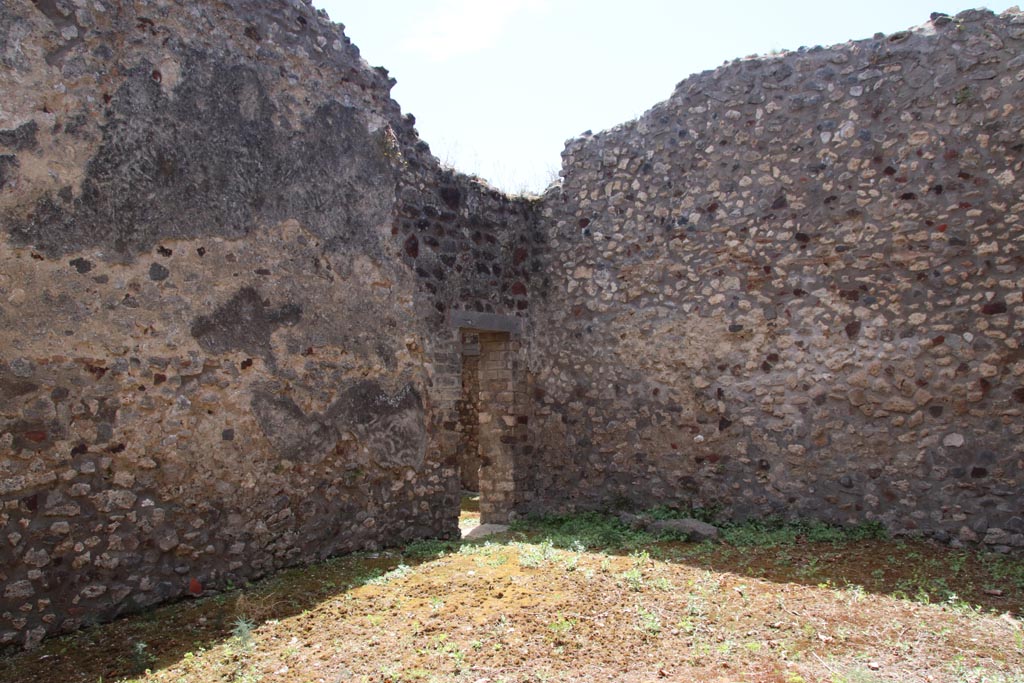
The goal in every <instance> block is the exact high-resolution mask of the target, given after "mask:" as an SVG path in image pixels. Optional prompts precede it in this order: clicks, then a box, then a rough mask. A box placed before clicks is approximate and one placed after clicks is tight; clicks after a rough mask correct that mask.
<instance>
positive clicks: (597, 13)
mask: <svg viewBox="0 0 1024 683" xmlns="http://www.w3.org/2000/svg"><path fill="white" fill-rule="evenodd" d="M313 2H314V5H316V6H317V7H322V8H323V9H326V10H327V12H328V13H329V14H330V16H331V19H333V20H334V21H337V22H341V23H342V24H344V25H345V27H346V31H345V32H346V34H347V35H348V36H349V38H351V39H352V41H353V42H354V43H355V44H356V45H358V46H359V48H360V50H361V52H362V55H363V57H364V58H365V59H366V60H367V61H368V62H369V63H370V64H371V65H372V66H384V67H386V68H387V69H388V71H389V72H390V73H391V75H392V76H393V77H394V78H396V79H397V80H398V85H396V86H395V88H394V90H393V91H392V96H393V97H394V98H395V99H396V100H397V101H398V102H399V104H401V106H402V111H403V112H406V113H412V114H413V115H414V116H415V117H416V127H417V129H418V130H419V132H420V137H421V138H422V139H424V140H426V142H427V143H428V144H429V145H430V148H431V150H432V151H433V153H434V154H435V155H436V156H437V157H438V158H439V159H440V160H441V161H442V162H444V163H447V164H449V165H452V166H454V167H455V168H457V169H459V170H460V171H463V172H466V173H474V174H477V175H479V176H481V177H483V178H485V179H487V180H488V181H490V182H491V183H492V184H494V185H496V186H497V187H500V188H502V189H504V190H506V191H510V192H518V191H523V190H532V191H540V190H542V189H543V188H544V187H545V186H546V185H547V184H548V183H549V182H550V181H551V180H553V179H554V178H555V177H556V176H557V173H558V169H559V168H560V165H561V159H560V156H559V155H560V154H561V151H562V148H563V147H564V143H565V141H566V140H567V139H569V138H572V137H575V136H577V135H579V134H580V133H582V132H583V131H585V130H588V129H589V130H593V131H594V132H597V131H598V130H603V129H606V128H610V127H612V126H614V125H615V124H617V123H622V122H624V121H628V120H630V119H632V118H635V117H636V116H638V115H640V114H642V113H643V112H644V111H646V110H647V109H649V108H650V107H651V106H653V105H654V104H655V103H657V102H660V101H662V100H664V99H666V98H668V96H669V95H670V94H671V93H672V91H673V89H674V88H675V84H676V83H678V82H679V81H681V80H683V79H684V78H686V77H687V76H689V75H690V74H693V73H697V72H700V71H704V70H706V69H713V68H715V67H717V66H720V65H721V64H722V63H723V62H726V61H729V60H732V59H734V58H736V57H744V56H746V55H751V54H765V53H768V52H771V51H773V50H793V49H796V48H798V47H800V46H802V45H806V46H814V45H832V44H836V43H843V42H846V41H847V40H855V39H861V38H870V37H871V36H872V35H873V34H874V33H875V32H877V31H881V32H884V33H893V32H895V31H899V30H902V29H905V28H909V27H911V26H917V25H919V24H922V23H924V22H926V21H927V20H928V18H929V15H930V14H931V12H933V11H943V12H946V13H948V14H956V13H957V12H959V11H961V10H964V9H967V8H969V7H972V6H974V5H973V4H972V3H971V2H970V0H952V1H951V0H857V1H854V2H850V1H849V0H845V1H844V2H836V1H834V0H786V1H785V2H779V1H777V2H771V1H770V0H733V1H732V2H726V1H725V0H700V1H696V2H695V1H693V0H674V1H673V0H626V1H622V0H620V1H618V2H609V1H606V0H359V1H355V0H313ZM1009 6H1010V3H1008V2H994V3H991V4H989V5H988V7H989V8H990V9H992V10H995V11H996V12H1001V11H1003V10H1005V9H1006V8H1007V7H1009Z"/></svg>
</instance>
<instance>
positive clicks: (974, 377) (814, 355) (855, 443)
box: [530, 11, 1024, 546]
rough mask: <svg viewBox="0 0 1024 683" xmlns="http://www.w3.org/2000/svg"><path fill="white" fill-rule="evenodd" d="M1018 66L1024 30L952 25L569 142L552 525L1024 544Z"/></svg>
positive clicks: (551, 395)
mask: <svg viewBox="0 0 1024 683" xmlns="http://www.w3.org/2000/svg"><path fill="white" fill-rule="evenodd" d="M1022 51H1024V15H1021V14H1020V13H1018V12H1016V11H1010V12H1008V13H1006V14H1004V15H1003V16H998V17H997V16H994V15H993V14H991V13H989V12H983V11H969V12H964V13H962V14H960V15H958V16H956V17H947V16H940V15H936V17H934V19H933V21H931V22H929V23H928V24H926V25H924V26H923V27H921V28H920V29H917V30H915V31H913V32H906V31H905V32H900V33H896V34H893V35H890V36H881V35H879V36H876V37H875V38H873V39H870V40H864V41H860V42H855V43H848V44H845V45H839V46H835V47H832V48H827V49H822V48H814V49H809V50H801V51H799V52H796V53H786V54H782V55H779V56H773V57H764V58H757V59H744V60H738V61H735V62H732V63H730V64H728V65H726V66H723V67H722V68H719V69H717V70H714V71H710V72H706V73H702V74H699V75H696V76H693V77H691V78H688V79H687V80H685V81H683V82H681V83H680V84H679V85H678V86H677V87H676V89H675V92H674V93H673V95H672V96H671V97H670V98H669V99H668V100H667V101H665V102H662V103H660V104H658V105H656V106H655V107H654V108H652V109H651V110H650V111H648V112H647V113H646V114H644V115H643V116H641V117H640V118H639V119H637V120H636V121H632V122H630V123H626V124H623V125H621V126H618V127H616V128H613V129H612V130H609V131H606V132H603V133H598V134H596V135H585V136H584V137H581V138H578V139H575V140H571V141H570V142H569V143H568V144H567V147H566V149H565V152H564V154H563V159H564V165H563V171H562V176H563V179H564V180H563V183H562V186H561V187H560V188H558V189H555V190H551V191H549V193H548V194H547V195H546V197H545V201H544V203H543V207H542V212H543V217H542V221H543V223H544V224H545V225H547V226H548V227H549V228H550V235H549V248H550V251H549V258H548V260H547V261H546V263H547V265H548V267H547V269H546V270H547V272H549V273H550V275H549V276H548V277H546V278H545V283H544V287H543V291H544V292H545V296H544V298H543V299H538V298H535V299H534V301H533V302H532V319H531V330H532V334H531V342H530V343H531V350H532V353H531V356H530V367H531V370H532V371H533V373H534V375H535V378H534V379H535V385H536V387H535V395H534V400H535V406H534V414H533V416H532V417H531V439H532V445H533V446H534V448H535V449H536V451H537V452H538V455H537V461H538V462H540V463H542V465H541V466H540V467H537V468H536V470H535V476H536V477H537V479H536V481H535V483H534V485H533V487H534V493H535V495H536V496H537V497H538V499H541V500H543V501H545V504H542V505H541V506H540V507H543V508H546V509H551V508H559V509H571V508H589V507H604V506H609V505H625V506H632V507H648V506H650V505H652V504H655V503H664V504H671V505H695V506H711V507H715V508H720V509H721V511H722V514H724V515H725V516H731V517H746V516H751V515H763V514H769V513H774V514H781V515H784V516H787V517H795V516H803V517H815V518H823V519H827V520H832V521H836V522H856V521H863V520H878V521H881V522H883V523H884V524H885V525H886V526H887V527H889V528H890V529H892V530H895V531H922V532H927V533H930V534H934V535H935V536H936V537H938V538H940V539H950V537H955V539H957V538H958V539H961V540H963V541H969V540H979V539H980V540H984V541H985V542H986V543H989V544H991V545H997V546H1009V545H1015V546H1020V545H1024V536H1022V534H1024V514H1022V509H1021V503H1020V501H1021V500H1022V493H1024V490H1022V482H1024V457H1022V456H1024V441H1022V439H1021V435H1022V433H1024V350H1022V343H1024V337H1022V327H1024V303H1022V288H1024V270H1022V264H1024V252H1022V244H1024V241H1022V240H1024V167H1022V165H1024V152H1022V150H1024V137H1022V130H1024V87H1022V81H1024V57H1021V53H1022ZM556 465H557V466H556Z"/></svg>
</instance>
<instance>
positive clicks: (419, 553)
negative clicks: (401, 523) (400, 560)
mask: <svg viewBox="0 0 1024 683" xmlns="http://www.w3.org/2000/svg"><path fill="white" fill-rule="evenodd" d="M458 546H459V544H458V543H455V542H452V541H438V540H436V539H432V538H428V539H424V540H420V541H413V542H412V543H410V544H409V545H407V546H405V548H403V549H402V555H403V556H405V557H408V558H410V559H413V560H421V561H428V560H436V559H438V558H439V557H444V556H445V555H447V554H448V553H450V552H454V551H455V550H456V548H458Z"/></svg>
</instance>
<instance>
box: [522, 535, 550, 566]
mask: <svg viewBox="0 0 1024 683" xmlns="http://www.w3.org/2000/svg"><path fill="white" fill-rule="evenodd" d="M517 546H518V547H519V566H520V567H531V568H536V567H542V566H544V565H546V564H548V563H549V562H551V561H552V560H554V559H555V558H556V557H558V553H557V552H555V548H554V545H553V544H552V542H551V540H550V539H544V540H543V541H541V542H540V543H539V544H530V543H519V544H517Z"/></svg>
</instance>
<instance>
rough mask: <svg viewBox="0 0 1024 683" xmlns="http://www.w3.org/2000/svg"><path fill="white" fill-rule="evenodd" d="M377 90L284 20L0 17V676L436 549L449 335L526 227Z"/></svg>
mask: <svg viewBox="0 0 1024 683" xmlns="http://www.w3.org/2000/svg"><path fill="white" fill-rule="evenodd" d="M392 85H393V81H391V80H390V79H389V78H388V77H387V73H386V72H385V71H383V70H382V69H371V68H369V67H368V66H367V65H366V64H365V63H364V62H363V61H362V60H361V59H360V57H359V53H358V50H357V49H356V48H355V47H354V46H353V45H351V44H350V42H349V41H348V39H347V38H346V37H345V36H344V33H343V32H342V27H341V26H339V25H336V24H332V23H331V22H330V21H329V20H328V19H327V17H326V15H325V14H323V13H318V12H316V11H315V10H313V9H312V8H311V7H310V6H308V4H306V3H303V2H295V1H284V0H267V1H258V0H230V1H228V2H222V3H212V2H201V3H196V2H185V1H184V0H180V1H178V0H175V1H170V0H152V1H144V0H136V1H135V2H112V1H107V0H98V1H97V0H93V1H92V2H89V3H80V2H70V1H67V0H46V1H44V2H37V3H33V2H29V0H13V1H12V2H4V3H3V4H2V5H0V92H2V93H3V97H2V98H0V646H2V645H7V644H11V645H28V646H31V645H33V644H35V643H37V642H38V641H39V640H40V639H41V638H42V637H44V636H45V635H48V634H53V633H57V632H61V631H66V630H70V629H74V628H76V627H78V626H80V625H81V624H83V623H88V622H93V621H96V620H103V619H108V618H111V617H113V616H116V615H118V614H121V613H124V612H128V611H133V610H137V609H140V608H143V607H145V606H148V605H151V604H155V603H157V602H160V601H164V600H168V599H173V598H177V597H180V596H184V595H189V594H196V593H201V592H207V593H208V592H210V591H211V590H216V589H219V588H222V587H223V586H225V585H226V584H228V583H235V584H237V583H239V582H241V581H244V580H246V579H251V578H254V577H258V576H260V575H263V574H266V573H268V572H270V571H273V570H275V569H278V568H280V567H284V566H288V565H294V564H298V563H304V562H311V561H315V560H317V559H322V558H325V557H327V556H329V555H333V554H337V553H341V552H347V551H352V550H356V549H361V548H369V549H373V548H377V547H380V546H382V545H385V544H395V543H401V542H404V541H408V540H411V539H414V538H421V537H437V536H441V537H445V536H449V537H450V536H452V535H455V534H457V533H458V530H457V517H458V506H459V490H458V481H457V477H455V476H454V472H456V470H457V462H456V459H455V453H454V451H452V450H451V449H450V447H449V445H450V444H449V442H450V438H448V436H446V435H447V432H446V427H445V425H446V424H447V422H448V421H449V420H452V419H454V420H457V417H455V418H452V417H451V415H454V414H455V413H456V409H457V406H456V400H455V399H456V398H457V396H456V397H455V398H451V399H449V396H448V394H449V387H455V392H456V393H457V392H458V390H459V389H458V387H459V385H460V381H461V380H460V376H461V369H460V368H459V367H455V368H450V367H448V366H446V365H444V364H441V363H438V362H437V361H436V356H443V351H444V349H445V347H446V345H447V342H446V340H447V338H448V337H451V338H452V339H455V338H457V335H456V332H455V331H453V330H452V329H450V326H449V325H448V323H447V317H446V316H447V315H448V311H449V310H450V309H452V308H458V309H461V308H465V309H467V310H479V311H488V312H492V313H497V314H502V315H511V316H515V315H524V314H525V311H526V309H527V305H526V295H527V283H528V281H529V276H530V273H529V270H528V269H529V268H530V266H531V257H532V251H533V247H532V243H533V241H535V240H536V238H537V235H536V225H535V221H534V220H533V218H532V212H531V209H530V205H529V203H528V202H525V201H512V200H508V199H507V198H505V197H504V196H502V195H500V193H497V192H495V191H494V190H492V189H490V188H488V187H486V186H485V185H483V184H482V183H480V182H479V181H476V180H474V179H470V178H464V177H462V176H459V175H457V174H455V173H453V172H451V171H448V170H445V169H442V168H440V167H439V164H438V162H437V160H436V159H435V158H434V157H433V156H432V155H431V154H430V151H429V148H428V147H427V146H426V145H425V144H424V143H422V142H421V141H419V139H418V137H417V135H416V132H415V129H414V128H413V125H414V120H413V119H412V117H411V116H402V114H401V111H400V109H399V107H398V105H397V104H396V103H395V102H394V101H393V100H391V98H390V95H389V91H390V88H391V86H392ZM413 245H415V246H413ZM533 265H534V266H536V264H535V263H534V264H533ZM450 347H451V349H450V350H451V351H453V352H454V353H455V354H456V355H457V354H458V352H459V348H458V346H457V345H456V344H455V343H454V342H452V343H451V345H450ZM435 348H438V349H441V350H440V351H435V350H433V349H435Z"/></svg>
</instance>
